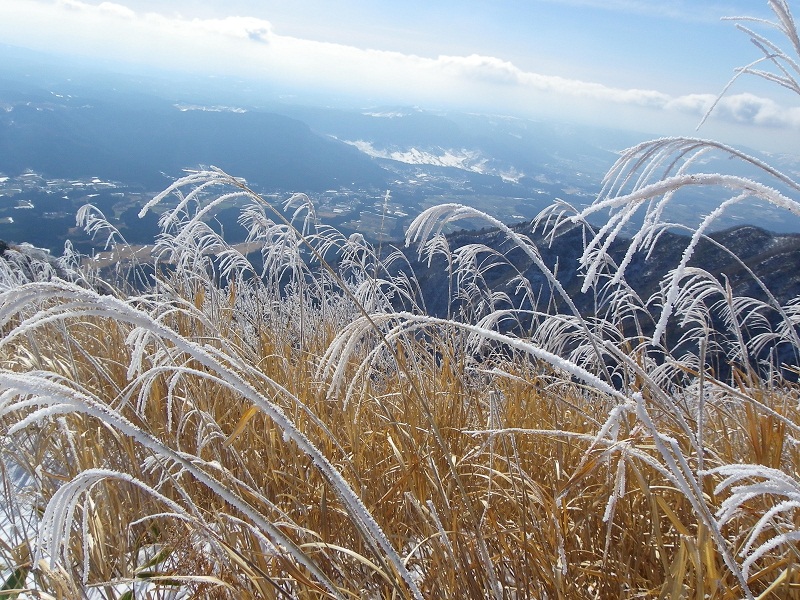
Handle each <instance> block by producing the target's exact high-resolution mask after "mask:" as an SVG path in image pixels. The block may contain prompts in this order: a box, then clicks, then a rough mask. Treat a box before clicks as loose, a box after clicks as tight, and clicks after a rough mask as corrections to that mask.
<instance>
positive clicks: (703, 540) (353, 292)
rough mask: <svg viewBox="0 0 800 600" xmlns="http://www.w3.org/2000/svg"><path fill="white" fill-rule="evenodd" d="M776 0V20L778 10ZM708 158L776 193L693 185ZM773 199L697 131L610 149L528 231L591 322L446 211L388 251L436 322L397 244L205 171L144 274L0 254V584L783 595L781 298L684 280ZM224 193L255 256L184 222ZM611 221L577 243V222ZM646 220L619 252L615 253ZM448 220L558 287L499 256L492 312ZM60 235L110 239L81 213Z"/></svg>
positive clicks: (182, 188)
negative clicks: (641, 261)
mask: <svg viewBox="0 0 800 600" xmlns="http://www.w3.org/2000/svg"><path fill="white" fill-rule="evenodd" d="M771 5H772V7H773V9H774V10H775V12H776V15H778V17H779V19H780V23H781V25H780V27H781V28H783V29H786V28H788V29H790V30H791V32H796V29H795V28H794V23H793V21H792V20H791V14H790V12H789V10H788V5H786V4H784V3H782V2H777V1H774V2H771ZM747 31H749V30H747ZM753 35H755V34H753ZM794 35H795V38H796V33H794ZM758 39H759V40H760V43H761V45H760V46H759V47H762V48H763V49H766V50H768V51H769V53H770V57H771V58H770V59H771V60H773V62H774V60H776V59H780V60H784V59H785V60H787V61H790V59H788V58H787V57H788V56H789V55H788V54H783V55H778V54H777V53H776V52H775V51H774V45H768V44H767V43H766V42H764V41H763V39H762V38H758ZM791 39H794V38H791ZM787 64H788V66H785V64H784V63H781V65H784V66H782V67H781V68H780V75H778V76H777V77H778V78H779V79H780V81H779V83H781V82H783V81H784V79H787V78H788V79H787V80H789V79H791V71H792V69H793V68H794V66H796V62H791V61H790V62H788V63H787ZM743 72H747V73H751V74H756V75H758V76H763V75H762V72H761V71H755V70H754V69H753V68H752V67H748V68H746V69H745V70H743ZM781 78H782V79H781ZM711 151H715V152H722V153H723V154H727V155H730V156H732V157H733V158H734V159H737V160H743V161H746V162H748V163H749V164H751V165H753V166H756V167H758V168H760V169H761V170H762V171H763V172H764V174H765V177H767V178H773V179H776V180H777V181H778V182H779V183H780V186H781V191H778V190H777V189H775V188H772V187H770V186H769V185H767V184H764V183H759V182H755V181H750V180H744V179H742V178H739V177H734V176H731V175H725V174H702V173H697V172H696V171H695V170H694V167H695V166H696V165H697V164H698V163H697V161H696V158H697V157H698V156H700V155H701V154H703V155H704V154H705V153H707V152H711ZM698 185H721V186H725V187H726V188H727V189H729V190H731V197H730V200H728V201H727V202H725V203H723V204H721V205H720V209H719V210H718V211H715V212H713V213H712V214H711V215H709V216H708V217H707V218H705V219H704V220H703V221H701V222H699V223H698V226H697V227H696V228H695V229H694V230H692V232H691V236H689V237H688V238H687V246H686V250H685V251H684V253H683V257H682V258H681V260H680V262H679V264H677V265H676V266H675V269H674V270H673V271H672V272H671V273H669V274H668V275H667V276H666V277H665V279H664V280H663V282H662V286H661V287H660V289H658V290H656V292H655V293H654V294H653V295H652V296H650V297H646V298H642V297H639V296H637V295H636V293H635V292H634V291H633V290H632V289H631V288H630V286H628V284H627V283H626V281H625V272H626V267H627V265H628V264H630V261H631V260H632V258H633V255H634V254H635V253H637V252H649V251H651V250H652V249H653V248H654V247H655V246H656V244H657V243H658V239H659V235H660V232H662V231H664V230H665V228H666V227H667V226H668V224H666V223H664V222H663V221H662V219H661V215H662V213H663V208H664V206H665V204H667V203H668V202H670V201H671V199H672V198H673V197H674V196H675V195H676V194H680V193H686V190H687V189H691V188H692V187H693V186H698ZM797 191H800V187H798V183H797V182H795V181H794V180H793V179H792V178H791V177H789V176H788V175H786V174H783V173H779V172H778V171H776V170H774V169H772V168H771V167H769V166H768V165H765V164H763V163H761V162H759V161H757V160H756V159H754V158H751V157H748V156H745V155H743V154H741V153H740V152H738V151H736V150H734V149H732V148H729V147H725V146H721V145H719V144H716V143H713V142H706V141H702V140H696V139H670V140H658V141H655V142H650V143H648V144H643V145H640V146H637V147H635V148H632V149H630V150H628V151H627V152H625V153H624V154H623V155H622V157H621V158H620V161H619V162H618V163H617V165H616V166H615V167H614V168H613V169H612V171H611V172H610V173H609V176H608V181H607V184H606V186H605V188H604V191H603V194H602V195H601V197H600V198H598V200H597V202H596V203H595V204H594V205H592V206H591V207H589V208H587V209H585V210H584V211H582V212H576V211H573V210H571V209H570V207H568V206H565V205H564V204H563V203H559V204H557V205H554V207H553V208H552V209H551V210H549V211H546V212H545V213H543V214H542V215H541V218H540V219H539V222H538V224H537V226H539V227H542V228H544V230H545V232H546V233H547V234H548V235H551V236H556V235H558V234H559V233H560V232H561V231H563V230H564V228H566V227H575V226H580V227H583V228H584V232H585V239H586V245H585V252H584V254H583V257H582V259H581V261H582V265H583V268H584V271H583V274H584V288H585V290H587V291H594V293H595V296H596V298H597V303H598V311H597V313H596V314H594V315H586V314H582V313H581V312H580V311H579V310H578V308H577V307H576V305H575V303H574V302H573V300H572V298H570V296H569V294H568V293H567V291H566V290H565V289H564V287H563V286H562V285H561V283H560V282H559V280H558V277H557V273H555V272H554V271H551V270H550V269H549V268H548V267H547V265H545V264H544V262H543V261H542V260H541V257H540V255H539V252H538V249H537V248H536V246H535V245H534V244H533V242H532V241H531V240H530V239H529V238H527V237H524V236H522V235H520V234H519V233H518V232H517V231H515V230H512V229H511V228H508V227H506V226H504V225H503V224H502V223H499V222H498V221H496V220H495V219H493V218H491V217H490V216H488V215H483V214H482V213H479V212H478V211H475V210H474V209H470V208H467V207H462V206H457V205H445V206H441V207H434V208H432V209H429V210H428V211H426V212H424V213H423V214H421V215H420V216H419V217H418V218H417V219H416V220H415V221H414V223H413V225H412V226H411V228H410V229H409V231H408V239H407V243H408V244H409V245H412V246H415V247H414V250H415V251H416V252H418V257H419V258H420V259H421V260H422V261H429V262H430V264H436V263H435V262H434V261H441V262H440V264H444V265H445V268H446V271H447V275H448V287H449V290H450V292H451V297H453V298H456V299H458V302H456V303H453V304H451V305H450V307H449V308H448V315H446V316H445V317H443V318H434V317H432V316H430V315H428V314H427V313H426V310H425V303H424V299H423V298H422V295H421V292H420V285H419V283H418V281H417V279H416V276H415V274H414V272H413V270H412V269H411V266H410V264H411V263H410V262H409V260H408V258H407V257H406V254H404V253H403V252H401V251H400V250H399V249H397V248H384V247H382V246H381V247H378V248H375V247H373V246H372V245H371V244H370V243H369V242H368V241H366V240H364V239H363V238H362V237H361V236H358V235H354V236H351V237H349V238H347V237H344V236H342V235H341V234H340V233H339V232H338V231H336V230H334V229H332V228H329V227H326V226H325V225H323V224H321V223H319V222H318V220H317V217H316V214H315V213H314V207H313V203H311V202H310V200H309V199H308V198H307V197H305V196H302V195H297V196H293V197H292V198H290V199H289V201H288V202H287V204H286V206H285V209H286V210H285V211H278V210H276V209H274V208H273V207H271V206H270V205H268V204H267V203H266V202H264V200H263V199H262V198H261V197H260V196H259V195H258V194H256V193H255V192H253V191H252V190H251V189H250V188H249V187H248V186H247V185H246V183H245V182H243V181H242V180H239V179H236V178H234V177H231V176H230V175H228V174H226V173H224V172H222V171H219V170H216V169H212V170H208V171H201V172H192V173H189V174H188V175H187V176H185V177H183V178H181V179H179V180H177V181H176V182H175V183H174V184H173V185H172V186H170V187H169V188H168V189H167V190H165V192H164V193H163V194H160V195H158V196H157V197H155V198H154V199H153V200H152V201H151V202H149V203H148V204H147V205H146V206H145V207H144V208H143V209H142V213H143V214H144V213H145V212H147V211H148V210H151V209H153V208H154V207H155V206H156V205H157V204H159V203H161V202H164V201H165V200H166V199H167V198H168V197H169V196H174V197H175V202H174V203H173V204H172V205H171V207H170V208H168V209H166V210H164V212H163V213H162V217H161V220H160V225H161V228H162V233H161V235H160V236H159V238H158V240H157V243H156V250H155V254H154V263H155V264H154V265H150V266H148V265H145V264H142V263H136V262H133V263H129V264H127V265H126V268H124V269H122V268H120V269H117V270H115V271H114V272H112V273H109V274H105V275H102V274H101V273H100V272H98V271H96V270H91V269H90V268H88V267H86V266H83V267H82V266H81V264H80V262H79V261H78V260H77V258H76V256H75V255H74V253H67V254H66V255H65V258H64V261H63V264H62V268H61V270H60V271H56V270H54V269H53V268H52V266H50V265H49V264H44V265H42V266H41V267H39V268H28V269H27V270H24V271H22V270H20V269H15V268H12V267H10V266H9V264H10V263H9V262H7V261H4V262H2V263H0V265H2V267H3V268H2V270H0V278H1V279H2V283H1V285H0V329H2V333H3V337H2V339H0V427H2V432H3V438H2V452H1V453H0V456H1V457H2V461H1V462H0V467H1V468H0V475H2V480H3V483H4V494H3V503H2V536H1V537H2V539H1V540H0V556H2V559H3V563H2V565H3V567H2V573H3V577H4V579H3V583H4V585H3V586H2V590H0V595H4V596H7V597H15V596H18V595H21V594H25V595H26V596H28V597H38V598H73V597H89V598H133V597H152V598H186V597H204V598H205V597H209V598H214V597H219V598H345V599H346V598H486V597H492V598H608V597H614V598H616V597H627V598H634V597H635V598H650V597H653V598H656V597H658V598H679V597H680V598H683V597H694V598H741V597H745V598H756V597H758V598H789V597H800V555H798V551H797V548H798V546H797V541H798V539H800V528H799V527H798V522H799V521H798V514H799V513H798V509H800V474H799V473H798V467H799V466H800V460H799V459H800V457H799V456H798V437H799V436H798V432H800V414H798V411H799V410H800V409H799V407H800V388H798V385H797V383H796V382H795V381H796V375H797V367H796V366H792V365H786V364H781V362H780V359H779V356H786V355H787V354H786V352H783V353H781V354H779V353H778V352H777V350H776V349H779V348H784V349H785V348H791V349H793V350H794V356H795V358H796V357H797V352H798V350H800V344H798V324H800V317H798V315H799V314H800V311H798V305H800V302H798V300H797V299H795V300H793V301H790V302H789V303H787V304H781V303H780V302H779V301H778V300H777V299H776V298H775V297H774V296H772V295H771V294H769V290H768V289H767V287H766V286H765V285H764V283H763V282H759V283H760V285H761V287H762V289H763V290H764V291H765V298H766V300H763V299H762V300H759V299H754V298H741V297H736V296H734V295H733V293H732V291H731V289H730V286H729V285H727V282H726V281H725V280H724V279H719V278H717V277H715V276H714V275H713V274H711V273H709V272H706V271H703V270H702V269H699V268H697V267H693V266H690V264H689V259H690V258H691V256H692V253H693V251H694V249H695V247H696V245H697V243H698V241H699V240H700V239H704V236H705V231H706V229H707V228H708V226H710V225H711V224H712V223H713V220H714V218H715V217H716V216H717V215H718V214H719V212H721V211H722V210H724V208H726V207H727V206H728V205H732V204H736V203H738V202H743V201H745V200H746V198H749V197H757V198H760V199H765V200H767V201H769V202H772V203H773V204H774V205H775V206H777V207H778V208H780V209H781V210H787V211H790V212H794V213H796V212H798V206H800V205H798V204H797V201H796V200H794V199H793V196H795V194H796V192H797ZM795 197H796V196H795ZM232 199H236V200H238V201H241V202H244V203H245V206H244V208H243V209H242V215H241V219H240V222H241V223H242V225H243V226H244V227H245V228H246V229H247V231H248V234H249V237H248V242H249V243H251V244H255V245H257V247H258V248H259V252H260V254H261V261H260V262H261V263H262V264H263V269H259V270H256V268H254V267H253V266H252V264H251V263H250V261H248V260H247V257H246V256H245V255H244V254H243V253H242V252H241V251H239V250H237V249H236V248H234V247H232V246H230V245H229V244H227V242H226V241H225V239H224V238H223V237H222V236H221V235H220V234H218V233H216V232H215V231H214V230H213V229H212V228H211V227H209V226H208V225H207V220H208V219H209V218H210V217H213V214H214V211H215V210H216V208H217V207H219V205H220V204H221V203H222V202H227V201H230V200H232ZM609 207H611V208H614V210H615V212H613V213H612V215H611V217H610V218H609V220H608V222H607V224H606V225H605V226H603V227H601V228H600V229H599V230H598V231H596V232H595V231H594V230H593V229H592V228H591V227H590V226H589V225H588V223H587V221H586V219H587V217H588V216H590V215H592V214H594V213H596V212H598V211H601V210H604V209H607V208H609ZM640 210H643V211H645V216H644V220H643V221H644V225H643V226H642V228H641V229H640V230H639V232H638V233H637V234H636V235H635V236H634V239H633V243H632V244H631V245H630V249H629V251H628V254H627V255H626V256H625V257H624V259H623V260H622V261H621V263H619V264H617V263H615V262H614V260H613V259H612V257H611V255H610V254H609V247H610V245H611V243H612V241H613V240H614V238H615V237H616V236H617V235H619V233H620V231H621V230H622V227H623V225H624V224H626V223H627V222H628V221H629V220H630V219H631V218H632V217H633V215H634V213H635V212H636V211H640ZM465 217H469V218H471V219H475V218H479V219H484V220H485V221H486V222H487V224H489V225H491V226H493V227H495V228H496V229H497V231H498V235H501V236H505V239H506V240H507V242H508V243H510V245H511V247H513V248H514V249H516V250H517V251H521V252H522V253H523V254H524V255H525V256H526V258H527V260H529V261H530V262H531V263H532V264H533V265H535V266H536V267H537V268H538V269H539V270H540V271H541V272H542V273H543V274H544V276H545V278H546V280H547V281H548V282H549V284H550V287H551V289H550V290H549V291H544V292H539V291H536V292H534V290H535V288H534V286H533V284H532V283H531V282H530V281H529V280H528V279H527V278H526V276H525V274H524V272H523V271H522V270H518V271H516V276H515V278H514V281H513V286H514V287H515V290H516V295H515V296H513V295H511V294H510V293H509V292H508V289H506V291H502V290H495V289H492V286H491V285H490V283H489V282H490V281H491V278H490V277H487V273H489V272H490V271H491V269H493V268H495V267H496V266H498V265H508V264H511V265H512V266H513V261H511V259H510V258H509V256H508V255H506V254H504V253H503V252H501V251H500V250H498V249H496V248H489V247H486V246H480V245H477V244H473V245H469V246H464V247H462V248H459V249H455V250H454V249H451V247H450V245H449V243H448V240H447V238H445V237H444V236H443V235H442V234H441V231H443V229H444V228H445V226H447V225H449V224H450V223H452V222H454V221H457V220H458V219H460V218H465ZM79 218H80V219H81V221H82V223H83V224H84V226H85V227H86V228H87V229H88V230H89V231H90V232H94V233H95V234H97V235H100V236H104V238H105V239H103V241H104V243H106V244H107V245H108V246H109V248H112V249H113V248H115V247H117V246H118V245H124V240H123V239H122V238H121V237H120V236H119V235H118V232H117V231H116V230H114V229H113V228H112V227H111V226H110V225H109V224H108V223H107V222H105V219H104V217H103V215H102V214H101V213H99V212H98V211H96V210H93V209H91V208H86V209H84V210H82V211H81V212H80V214H79ZM19 260H21V259H20V258H19V256H17V255H16V254H11V255H10V261H11V262H14V261H19ZM743 267H745V269H746V265H743ZM750 274H751V276H753V277H755V274H753V273H752V272H751V273H750ZM562 308H563V310H560V309H562ZM795 364H796V361H795ZM718 365H726V370H724V371H721V370H720V369H718V368H716V366H718ZM723 373H724V374H723Z"/></svg>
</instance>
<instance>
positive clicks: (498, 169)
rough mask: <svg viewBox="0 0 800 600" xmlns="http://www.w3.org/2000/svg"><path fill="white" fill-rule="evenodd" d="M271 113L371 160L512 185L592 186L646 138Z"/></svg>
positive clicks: (345, 114) (461, 121)
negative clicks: (587, 182) (589, 180)
mask: <svg viewBox="0 0 800 600" xmlns="http://www.w3.org/2000/svg"><path fill="white" fill-rule="evenodd" d="M275 110H276V111H279V112H282V113H283V114H286V115H289V116H292V117H295V118H297V119H299V120H302V121H303V122H305V123H308V124H309V126H310V127H311V128H312V129H314V130H315V131H318V132H320V133H323V134H327V135H330V136H332V137H335V138H336V139H340V140H343V141H346V142H347V143H349V144H352V145H353V146H355V147H357V148H358V149H359V150H361V151H362V152H364V153H365V154H368V155H370V156H373V157H375V158H378V159H387V160H392V161H396V162H399V163H406V164H412V165H431V166H439V167H453V168H458V169H462V170H464V171H469V172H473V173H482V174H488V175H493V176H496V177H501V178H503V179H505V180H508V181H514V182H520V181H522V180H523V179H525V178H527V179H528V180H529V181H530V182H533V180H535V179H536V178H539V179H541V178H548V177H550V178H552V177H563V176H564V175H565V174H566V173H573V174H574V173H580V172H583V173H584V174H591V176H592V177H594V178H595V180H596V181H599V179H600V178H601V177H602V175H603V174H604V173H605V172H606V171H607V170H608V168H609V167H610V166H611V165H612V164H613V163H614V160H615V159H616V152H618V151H619V150H621V149H623V148H625V147H627V146H629V145H631V144H634V143H637V142H639V141H642V140H643V139H645V137H646V136H644V134H633V133H629V132H622V131H611V130H600V129H598V128H592V127H586V126H576V125H567V124H564V123H552V122H543V121H534V120H529V119H519V118H512V117H505V116H499V115H497V116H494V115H476V114H474V115H473V114H463V113H455V112H448V113H433V112H429V111H422V110H419V109H414V108H408V107H375V108H370V109H364V110H361V111H354V110H349V111H348V110H336V109H326V108H311V107H301V106H292V107H285V108H283V109H281V108H276V109H275ZM382 164H385V163H382Z"/></svg>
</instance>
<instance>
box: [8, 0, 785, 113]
mask: <svg viewBox="0 0 800 600" xmlns="http://www.w3.org/2000/svg"><path fill="white" fill-rule="evenodd" d="M633 4H636V3H635V2H634V3H633ZM0 33H2V35H3V38H4V39H6V40H9V41H10V43H16V44H17V45H28V46H34V47H37V48H39V49H45V50H59V51H62V52H69V53H75V54H83V55H90V56H91V55H93V56H98V57H105V58H107V59H108V60H120V61H122V60H124V61H133V62H138V63H140V64H145V65H147V64H151V65H154V66H157V67H159V68H162V69H179V70H183V71H192V72H196V73H204V74H226V75H235V76H239V77H249V78H253V79H258V80H261V81H265V82H274V83H278V84H281V85H284V86H292V85H295V86H300V87H301V88H302V87H305V88H307V89H308V88H311V87H314V88H316V89H318V90H320V91H330V92H334V93H337V92H338V93H343V92H345V91H346V92H348V93H351V94H361V95H362V96H363V97H365V98H377V99H382V100H387V101H388V100H395V101H397V102H410V103H417V104H423V103H426V102H432V103H435V104H437V105H440V106H443V105H451V106H459V107H461V108H475V109H493V110H495V111H507V110H516V111H517V112H519V111H520V110H522V109H524V107H526V106H528V107H530V106H531V105H532V104H535V105H536V106H546V105H548V103H549V105H551V106H554V107H555V106H558V105H560V104H563V103H565V102H566V103H567V104H569V103H570V102H571V101H574V102H575V103H582V106H588V105H589V104H591V103H597V104H598V105H603V106H612V107H616V108H614V110H616V111H624V110H626V109H627V108H631V109H646V110H650V111H660V112H661V113H663V114H665V115H667V114H673V115H684V116H687V115H688V116H691V117H694V118H696V119H697V120H698V121H699V119H700V117H702V116H703V115H704V114H705V113H706V111H708V109H709V108H710V107H711V106H713V105H714V102H715V100H716V96H714V95H713V94H708V93H695V94H688V95H682V96H672V95H670V94H668V93H665V92H663V91H659V90H648V89H621V88H616V87H610V86H607V85H604V84H602V83H597V82H588V81H581V80H577V79H570V78H566V77H560V76H555V75H546V74H541V73H532V72H528V71H524V70H522V69H520V68H518V67H517V66H516V65H514V64H513V63H511V62H509V61H506V60H502V59H500V58H496V57H492V56H482V55H478V54H472V55H468V56H449V55H440V56H437V57H422V56H415V55H411V54H402V53H398V52H389V51H385V50H380V49H361V48H356V47H353V46H347V45H342V44H332V43H322V42H318V41H313V40H305V39H298V38H293V37H289V36H282V35H279V34H277V33H276V32H275V31H274V30H273V27H272V24H271V23H270V22H269V21H266V20H263V19H258V18H253V17H239V16H232V17H227V18H222V19H196V18H195V19H192V18H186V17H181V16H179V15H167V14H162V13H137V12H135V11H133V10H131V9H130V8H129V7H127V6H125V5H123V4H119V3H113V2H102V3H100V4H90V3H87V2H83V1H80V0H56V1H55V2H53V1H49V2H44V1H39V0H3V8H0ZM599 112H601V111H600V110H598V113H599ZM714 118H715V119H717V120H724V121H729V122H732V123H737V124H744V125H752V126H758V127H772V128H776V127H783V128H785V127H790V128H798V127H800V108H798V107H784V106H781V105H779V104H777V103H776V102H774V101H772V100H770V99H767V98H762V97H758V96H755V95H752V94H735V95H729V96H726V97H724V98H723V99H722V100H721V101H719V102H718V103H717V105H716V107H715V111H714Z"/></svg>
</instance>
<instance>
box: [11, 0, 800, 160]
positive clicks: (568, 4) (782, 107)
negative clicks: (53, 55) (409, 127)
mask: <svg viewBox="0 0 800 600" xmlns="http://www.w3.org/2000/svg"><path fill="white" fill-rule="evenodd" d="M739 15H752V16H758V17H765V18H771V17H772V14H771V12H770V10H769V8H768V6H767V3H766V2H759V1H753V0H747V1H744V0H736V1H728V2H722V1H715V0H505V1H503V0H460V1H454V0H443V1H436V0H428V1H419V0H405V1H403V2H398V1H397V0H392V1H382V0H371V1H367V0H335V1H334V0H224V1H217V0H214V1H212V0H172V1H169V2H166V1H164V0H118V1H116V2H99V1H97V0H2V2H1V3H0V43H7V44H12V45H17V46H26V47H31V48H34V49H37V50H44V51H48V52H57V53H63V54H69V55H81V56H89V57H95V58H97V59H98V60H102V61H103V62H104V63H105V64H106V65H107V66H111V67H114V66H115V65H117V64H122V63H126V64H127V65H128V67H131V66H134V67H138V68H142V67H144V68H148V67H151V66H157V67H159V68H160V69H165V70H178V71H185V72H190V73H195V74H200V75H204V76H206V75H221V74H227V75H235V76H237V77H243V78H249V79H252V80H254V81H258V82H262V83H264V84H265V85H271V86H274V87H275V88H276V89H281V90H295V91H296V93H297V94H298V96H299V97H302V94H303V92H304V91H307V90H314V91H316V92H319V93H327V94H330V95H331V96H332V97H339V98H348V99H350V100H351V101H352V102H353V103H356V104H358V103H361V104H363V105H365V106H366V105H374V104H412V105H418V106H421V107H430V108H462V109H467V110H477V111H483V112H496V113H503V114H515V115H520V116H528V117H533V118H550V117H557V118H566V119H571V120H576V121H582V122H590V123H594V124H597V125H609V126H615V127H620V126H621V127H627V128H631V129H636V130H641V131H646V132H652V133H654V134H659V135H700V136H702V137H714V138H718V139H722V140H723V141H728V142H731V143H740V144H748V145H751V146H755V147H758V148H763V149H767V150H771V149H775V150H783V151H790V152H794V153H800V144H798V143H797V142H796V140H797V139H798V133H800V98H798V97H797V96H796V95H792V94H790V93H788V92H785V91H782V90H780V89H778V88H777V87H774V86H766V85H764V84H763V82H759V81H757V80H755V79H753V78H743V79H741V80H740V81H739V82H737V84H736V85H735V86H734V87H733V88H732V89H731V90H730V92H729V94H728V96H727V98H726V99H725V100H724V101H723V103H722V104H721V105H720V108H719V110H718V111H717V113H716V115H715V117H714V118H712V119H711V120H710V121H709V122H708V123H707V125H705V126H704V127H703V129H701V130H700V132H699V133H696V132H695V131H694V127H695V125H697V123H698V122H699V120H700V117H701V116H702V114H703V112H704V110H705V108H706V107H708V106H709V103H710V102H712V101H713V99H714V97H715V96H716V94H717V93H718V92H719V91H720V90H721V89H722V88H723V86H724V85H725V84H726V82H727V81H728V79H729V78H730V77H731V75H732V74H733V69H734V68H735V67H737V66H741V65H744V64H747V63H749V62H751V61H752V60H754V59H756V58H758V57H759V53H758V50H757V49H756V48H755V47H754V46H753V45H752V44H750V43H749V41H748V39H747V37H746V36H745V35H744V34H742V33H741V32H739V31H737V30H736V29H735V27H734V25H733V24H732V23H730V22H722V21H720V18H721V17H723V16H739ZM780 41H781V42H782V40H780Z"/></svg>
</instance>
